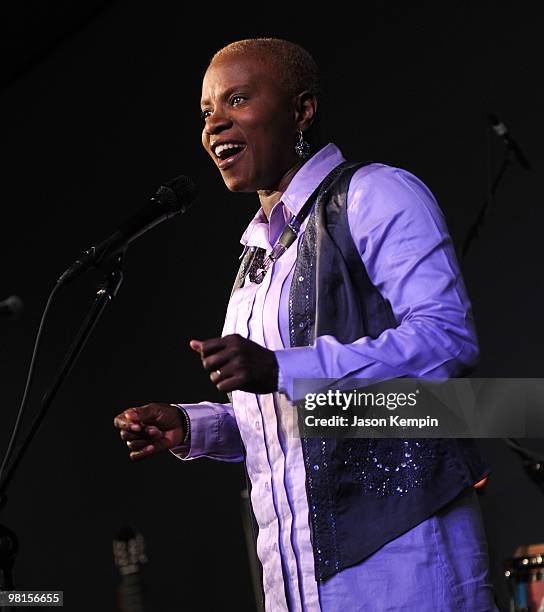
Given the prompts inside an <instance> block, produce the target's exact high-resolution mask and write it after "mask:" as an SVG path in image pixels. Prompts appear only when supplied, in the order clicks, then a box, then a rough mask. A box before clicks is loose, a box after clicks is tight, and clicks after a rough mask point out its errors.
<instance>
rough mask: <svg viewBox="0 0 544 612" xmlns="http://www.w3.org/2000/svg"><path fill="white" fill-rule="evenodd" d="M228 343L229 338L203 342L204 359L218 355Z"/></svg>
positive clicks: (202, 352)
mask: <svg viewBox="0 0 544 612" xmlns="http://www.w3.org/2000/svg"><path fill="white" fill-rule="evenodd" d="M227 343H228V336H225V337H223V338H212V339H211V340H204V341H203V342H201V346H200V355H201V357H202V358H203V359H205V358H206V357H209V356H210V355H213V354H214V353H217V352H218V351H221V350H223V349H224V348H226V346H227Z"/></svg>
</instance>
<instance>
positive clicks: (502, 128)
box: [487, 113, 531, 170]
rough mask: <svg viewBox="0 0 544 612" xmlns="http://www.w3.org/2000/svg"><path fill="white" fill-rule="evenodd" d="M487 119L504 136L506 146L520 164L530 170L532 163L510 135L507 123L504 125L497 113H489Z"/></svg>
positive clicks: (495, 130) (496, 131) (500, 135)
mask: <svg viewBox="0 0 544 612" xmlns="http://www.w3.org/2000/svg"><path fill="white" fill-rule="evenodd" d="M487 120H488V121H489V123H490V125H491V127H492V128H493V131H494V132H495V134H497V136H499V137H500V138H502V139H503V141H504V144H505V145H506V147H507V148H508V149H510V151H512V152H513V153H514V156H515V158H516V159H517V160H518V162H519V163H520V165H522V166H523V167H524V168H525V169H526V170H530V169H531V164H530V163H529V160H528V159H527V158H526V157H525V155H524V154H523V152H522V150H521V149H520V147H519V145H518V143H517V142H516V141H515V140H514V139H513V138H512V136H510V132H509V131H508V128H507V127H506V125H504V123H503V122H502V121H501V120H500V119H499V118H498V117H497V115H494V114H493V113H487Z"/></svg>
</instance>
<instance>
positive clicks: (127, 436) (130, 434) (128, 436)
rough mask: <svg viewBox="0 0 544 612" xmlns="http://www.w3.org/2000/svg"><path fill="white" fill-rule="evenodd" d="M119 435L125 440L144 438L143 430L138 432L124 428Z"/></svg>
mask: <svg viewBox="0 0 544 612" xmlns="http://www.w3.org/2000/svg"><path fill="white" fill-rule="evenodd" d="M119 435H120V436H121V440H124V441H125V442H126V441H127V440H141V439H142V432H140V433H136V432H132V431H126V430H122V431H121V433H120V434H119Z"/></svg>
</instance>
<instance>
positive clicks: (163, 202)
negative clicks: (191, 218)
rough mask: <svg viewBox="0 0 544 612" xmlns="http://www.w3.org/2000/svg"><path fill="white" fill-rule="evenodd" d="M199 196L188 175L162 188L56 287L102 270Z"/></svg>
mask: <svg viewBox="0 0 544 612" xmlns="http://www.w3.org/2000/svg"><path fill="white" fill-rule="evenodd" d="M196 196H197V188H196V185H195V184H194V182H193V181H192V180H191V179H190V178H189V177H187V176H183V175H182V176H178V177H177V178H175V179H173V180H171V181H169V182H168V183H166V184H165V185H161V186H160V187H159V189H158V190H157V193H156V194H155V195H154V196H153V197H152V198H151V200H150V201H149V203H148V204H147V205H146V206H144V207H143V208H141V209H140V210H139V211H137V212H136V213H134V214H133V215H132V216H131V217H129V218H128V219H127V220H126V221H125V222H124V223H123V224H122V225H120V226H119V228H118V229H117V231H115V232H114V233H113V234H112V235H111V236H110V237H109V238H106V240H103V241H102V242H101V243H99V244H97V245H96V246H92V247H91V248H90V249H88V250H87V251H85V252H84V253H82V254H81V255H80V256H79V257H78V259H76V261H75V262H74V263H73V264H72V265H71V266H70V267H69V268H68V269H67V270H66V271H65V272H64V273H63V274H62V275H61V276H60V278H59V280H58V281H57V284H65V283H68V282H69V281H71V280H73V279H74V278H76V277H77V276H79V275H80V274H82V273H83V272H85V271H86V270H87V269H89V268H90V267H91V266H95V267H97V268H100V267H101V266H103V265H105V264H107V263H108V262H110V261H111V260H112V259H113V258H115V257H116V256H117V255H119V254H120V253H122V252H123V251H124V250H125V249H126V247H127V246H128V245H129V244H130V243H131V242H132V241H133V240H136V238H139V237H140V236H141V235H142V234H145V233H146V232H147V231H148V230H150V229H151V228H152V227H155V225H158V224H159V223H162V222H163V221H165V220H166V219H171V218H172V217H174V216H175V215H178V214H180V213H184V212H185V211H186V210H187V209H188V208H189V207H190V206H191V204H192V203H193V200H194V199H195V198H196Z"/></svg>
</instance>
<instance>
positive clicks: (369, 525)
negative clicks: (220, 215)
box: [289, 162, 488, 580]
mask: <svg viewBox="0 0 544 612" xmlns="http://www.w3.org/2000/svg"><path fill="white" fill-rule="evenodd" d="M362 165H364V164H361V163H358V164H350V163H347V162H345V163H344V164H343V171H342V173H341V174H340V175H339V177H338V178H337V179H336V181H335V182H334V183H333V184H332V186H330V187H329V188H328V189H327V191H326V193H325V194H324V195H323V194H322V195H321V197H318V199H317V202H316V205H315V206H314V208H313V210H312V213H311V215H310V217H309V218H308V223H307V225H306V229H305V232H304V236H303V238H302V242H301V245H300V248H299V253H298V257H297V263H296V267H295V271H294V274H293V280H292V283H291V288H290V300H289V310H290V312H289V327H290V330H289V331H290V342H291V346H308V345H311V344H313V342H314V339H315V338H317V337H319V336H323V335H332V336H334V337H336V339H337V340H339V341H340V342H342V343H344V344H347V343H350V342H353V341H355V340H356V339H358V338H361V337H363V336H370V337H372V338H376V337H377V336H379V335H380V334H381V333H382V332H383V331H384V330H385V329H388V328H392V327H396V326H397V325H398V322H397V321H396V319H395V317H394V314H393V312H392V309H391V305H390V304H389V302H388V301H387V299H386V298H384V297H383V296H382V295H381V294H380V292H379V291H378V290H377V289H376V287H374V285H373V284H372V283H371V281H370V279H369V277H368V274H367V272H366V270H365V267H364V265H363V263H362V261H361V258H360V255H359V253H358V252H357V248H356V246H355V244H354V242H353V239H352V237H351V233H350V230H349V225H348V216H347V210H346V200H347V191H348V186H349V182H350V180H351V177H352V176H353V174H354V173H355V171H356V170H357V169H358V168H360V167H361V166H362ZM467 373H468V372H458V373H457V376H463V375H465V374H467ZM302 449H303V455H304V465H305V468H306V490H307V495H308V505H309V509H310V527H311V534H312V545H313V549H314V557H315V574H316V579H318V580H323V579H325V578H327V577H329V576H331V575H333V574H335V573H336V572H338V571H340V570H342V569H343V568H345V567H348V566H350V565H354V564H356V563H358V562H360V561H361V560H363V559H364V558H365V557H367V556H369V555H370V554H372V553H373V552H375V551H376V550H378V549H379V548H380V547H381V546H383V545H384V544H386V543H387V542H388V541H390V540H392V539H394V538H396V537H398V536H399V535H401V534H402V533H404V532H405V531H407V530H408V529H411V528H412V527H415V526H416V525H417V524H418V523H420V522H421V521H423V520H425V519H426V518H428V517H430V516H432V515H433V514H435V513H436V512H437V511H438V510H439V509H440V508H442V507H443V506H444V505H446V504H447V503H448V502H450V501H452V500H453V499H454V498H455V497H457V495H459V494H460V493H461V491H463V490H464V489H465V488H467V487H470V486H472V485H473V484H474V483H475V482H477V481H479V480H480V479H481V478H483V477H484V475H486V474H487V473H488V469H487V466H486V465H485V463H484V462H483V460H482V458H481V457H480V454H479V452H478V449H477V447H476V446H475V444H474V442H473V441H472V440H466V439H458V440H456V439H417V440H415V439H409V440H407V439H391V438H387V439H361V438H352V439H330V438H305V439H303V440H302Z"/></svg>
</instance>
